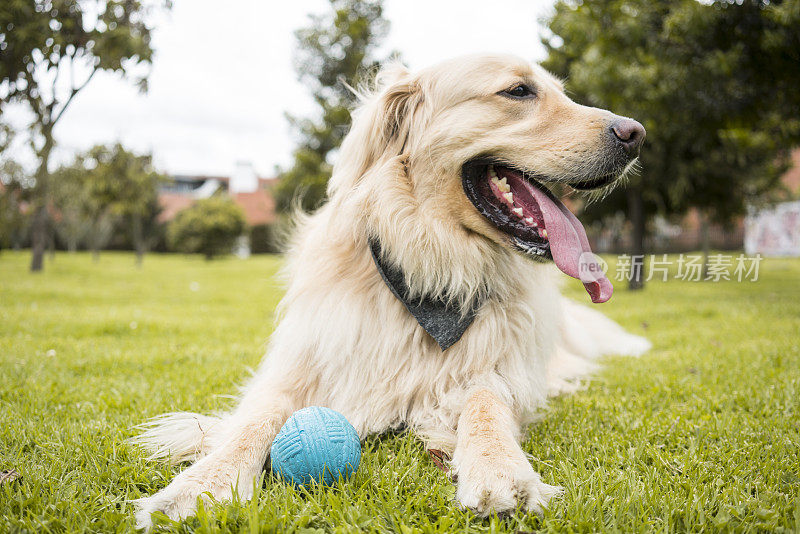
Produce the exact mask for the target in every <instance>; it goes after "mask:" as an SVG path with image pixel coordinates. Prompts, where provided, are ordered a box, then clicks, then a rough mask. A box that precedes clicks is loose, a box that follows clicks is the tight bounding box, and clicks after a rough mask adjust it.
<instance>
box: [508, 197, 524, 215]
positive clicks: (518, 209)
mask: <svg viewBox="0 0 800 534" xmlns="http://www.w3.org/2000/svg"><path fill="white" fill-rule="evenodd" d="M510 194H511V193H509V195H510ZM511 211H513V212H514V215H516V216H517V217H522V208H514V209H512V210H511Z"/></svg>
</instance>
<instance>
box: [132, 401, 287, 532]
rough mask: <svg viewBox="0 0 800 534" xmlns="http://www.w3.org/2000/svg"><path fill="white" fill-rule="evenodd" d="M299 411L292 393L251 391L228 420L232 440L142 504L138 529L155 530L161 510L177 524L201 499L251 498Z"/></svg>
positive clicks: (223, 443) (224, 442) (137, 519)
mask: <svg viewBox="0 0 800 534" xmlns="http://www.w3.org/2000/svg"><path fill="white" fill-rule="evenodd" d="M294 407H296V406H295V403H294V402H293V398H292V397H291V396H290V395H289V394H285V393H276V392H270V391H269V390H266V391H265V390H264V389H262V388H258V387H251V388H250V390H249V392H248V393H247V394H246V395H245V396H244V397H243V398H242V401H241V402H240V404H239V406H238V407H237V409H236V411H235V412H233V413H232V414H231V415H230V416H229V418H228V419H227V420H226V421H225V424H226V425H229V426H228V429H227V431H226V437H225V439H224V441H223V442H222V444H221V445H220V446H219V447H218V448H217V449H215V450H213V451H212V452H211V453H210V454H208V455H207V456H205V457H203V458H202V459H200V460H199V461H198V462H197V463H195V464H193V465H192V466H191V467H189V468H188V469H186V470H184V471H183V472H182V473H180V474H179V475H178V476H176V477H175V479H174V480H173V481H172V482H171V483H170V484H169V485H168V486H167V487H166V488H164V489H162V490H161V491H159V492H158V493H156V494H155V495H153V496H152V497H146V498H143V499H139V500H137V501H136V506H137V508H138V512H137V514H136V524H137V527H138V528H144V529H146V530H147V529H149V528H150V527H151V526H152V519H151V514H152V513H153V512H156V511H160V512H163V513H164V514H166V515H167V516H168V517H169V518H170V519H174V520H177V519H181V518H186V517H188V516H191V515H192V514H194V512H195V510H196V507H197V498H198V497H202V498H203V499H208V498H209V497H213V498H214V499H216V500H220V501H224V500H230V499H231V497H232V495H233V492H234V491H236V492H237V493H238V495H239V497H240V498H242V499H244V500H248V499H250V498H251V497H252V495H253V485H254V480H255V478H256V477H258V476H259V475H260V473H261V471H262V470H263V468H264V462H265V461H266V458H267V453H268V452H269V447H270V445H271V444H272V441H273V439H274V438H275V436H276V434H277V433H278V431H279V430H280V428H281V426H282V425H283V423H285V422H286V419H287V418H288V417H289V415H290V414H291V412H292V411H293V408H294Z"/></svg>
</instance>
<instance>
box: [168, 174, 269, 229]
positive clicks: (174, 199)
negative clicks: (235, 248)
mask: <svg viewBox="0 0 800 534" xmlns="http://www.w3.org/2000/svg"><path fill="white" fill-rule="evenodd" d="M170 178H171V182H167V183H165V184H164V185H163V186H162V187H161V190H160V191H159V195H158V199H159V204H161V214H160V216H159V220H160V221H161V222H168V221H171V220H172V219H174V218H175V216H176V215H177V214H178V212H180V211H183V210H185V209H186V208H188V207H189V206H191V205H192V204H194V202H195V201H196V200H198V199H201V198H208V197H210V196H211V195H214V194H218V193H221V192H222V193H227V194H228V195H230V197H231V199H232V200H233V201H234V202H235V203H236V204H238V205H239V206H240V207H241V208H242V211H244V215H245V219H246V220H247V224H248V226H259V225H262V224H272V223H273V222H275V217H276V215H275V200H274V199H273V198H272V193H271V192H270V188H271V186H272V185H274V184H275V182H276V180H277V178H262V177H259V176H258V175H256V173H255V171H254V170H253V165H252V164H251V163H250V162H246V161H240V162H238V163H237V164H236V170H235V171H234V173H233V175H231V176H205V175H185V174H178V175H174V176H170Z"/></svg>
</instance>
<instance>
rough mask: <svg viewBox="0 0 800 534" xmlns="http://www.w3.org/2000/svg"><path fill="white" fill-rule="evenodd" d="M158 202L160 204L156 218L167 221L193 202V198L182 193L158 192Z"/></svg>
mask: <svg viewBox="0 0 800 534" xmlns="http://www.w3.org/2000/svg"><path fill="white" fill-rule="evenodd" d="M158 203H159V205H160V206H161V213H159V214H158V220H159V222H167V221H171V220H172V219H174V218H175V216H176V215H177V214H178V212H181V211H183V210H185V209H186V208H188V207H189V206H191V205H192V204H194V198H192V197H191V195H187V194H184V193H159V195H158Z"/></svg>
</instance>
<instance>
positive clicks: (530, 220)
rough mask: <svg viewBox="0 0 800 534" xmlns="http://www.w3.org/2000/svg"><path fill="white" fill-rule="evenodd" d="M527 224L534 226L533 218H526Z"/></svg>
mask: <svg viewBox="0 0 800 534" xmlns="http://www.w3.org/2000/svg"><path fill="white" fill-rule="evenodd" d="M525 222H526V223H528V224H530V225H531V226H533V217H525Z"/></svg>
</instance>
